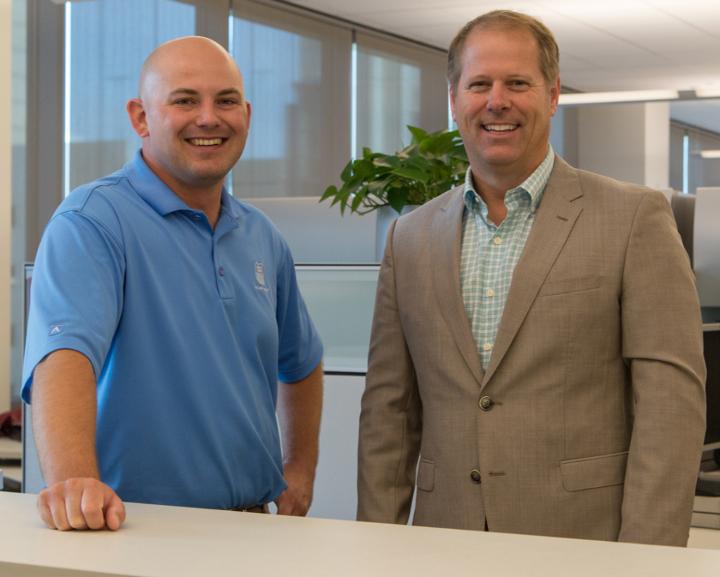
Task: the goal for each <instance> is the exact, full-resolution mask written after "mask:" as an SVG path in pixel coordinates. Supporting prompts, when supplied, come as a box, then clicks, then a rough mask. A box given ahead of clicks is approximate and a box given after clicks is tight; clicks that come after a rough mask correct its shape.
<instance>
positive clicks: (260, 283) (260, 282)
mask: <svg viewBox="0 0 720 577" xmlns="http://www.w3.org/2000/svg"><path fill="white" fill-rule="evenodd" d="M255 288H256V289H258V290H261V291H269V290H270V289H269V288H268V286H267V285H266V284H265V265H263V263H262V261H260V260H258V261H255Z"/></svg>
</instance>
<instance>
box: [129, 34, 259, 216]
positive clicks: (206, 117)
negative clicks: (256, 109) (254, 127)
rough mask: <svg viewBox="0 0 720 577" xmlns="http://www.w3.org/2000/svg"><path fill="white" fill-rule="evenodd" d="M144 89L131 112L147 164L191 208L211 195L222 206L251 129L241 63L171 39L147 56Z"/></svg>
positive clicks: (204, 44)
mask: <svg viewBox="0 0 720 577" xmlns="http://www.w3.org/2000/svg"><path fill="white" fill-rule="evenodd" d="M139 91H140V96H139V98H132V99H131V100H130V101H129V102H128V105H127V111H128V115H129V118H130V122H131V123H132V126H133V128H134V130H135V132H136V133H137V134H138V136H140V138H141V139H142V154H143V158H144V159H145V162H146V163H147V164H148V166H149V167H150V168H151V169H152V170H153V171H154V172H155V173H156V174H157V175H158V176H159V177H160V178H161V179H162V180H163V181H164V182H165V184H167V185H168V186H170V188H171V189H172V190H173V191H174V192H175V193H176V194H178V195H179V196H181V198H183V200H185V201H186V202H187V203H188V204H189V205H190V206H192V204H191V199H192V198H195V197H197V195H198V194H200V195H201V196H202V194H205V192H208V191H209V193H210V194H211V196H212V197H213V198H214V199H215V200H216V201H217V203H219V198H220V190H221V188H222V182H223V179H224V178H225V176H226V175H227V173H228V172H229V171H230V169H231V168H232V167H233V165H234V164H235V163H236V162H237V160H238V158H240V155H241V154H242V151H243V148H244V146H245V141H246V138H247V134H248V130H249V126H250V115H251V107H250V103H249V102H247V100H246V99H245V95H244V89H243V82H242V76H241V75H240V71H239V70H238V67H237V64H235V61H234V60H233V59H232V58H231V56H230V55H229V54H228V53H227V51H226V50H225V49H224V48H223V47H222V46H220V45H219V44H218V43H217V42H215V41H213V40H210V39H209V38H203V37H202V36H187V37H185V38H178V39H176V40H171V41H170V42H166V43H165V44H162V45H161V46H159V47H158V48H157V49H156V50H155V51H154V52H153V53H152V54H150V56H148V58H147V60H146V61H145V63H144V64H143V67H142V73H141V75H140V86H139ZM203 191H204V192H203ZM214 202H215V201H214ZM217 206H219V204H218V205H217Z"/></svg>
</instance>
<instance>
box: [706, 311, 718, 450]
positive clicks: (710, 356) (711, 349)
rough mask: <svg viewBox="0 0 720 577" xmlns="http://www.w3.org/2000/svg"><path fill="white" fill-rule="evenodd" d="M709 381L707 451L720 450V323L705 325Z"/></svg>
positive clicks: (707, 391) (707, 395)
mask: <svg viewBox="0 0 720 577" xmlns="http://www.w3.org/2000/svg"><path fill="white" fill-rule="evenodd" d="M703 342H704V345H705V366H706V367H707V381H706V383H705V394H706V397H707V429H706V430H705V450H711V449H720V323H708V324H705V325H703Z"/></svg>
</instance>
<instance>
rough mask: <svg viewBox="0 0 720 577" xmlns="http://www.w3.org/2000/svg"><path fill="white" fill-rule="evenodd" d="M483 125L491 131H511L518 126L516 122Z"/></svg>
mask: <svg viewBox="0 0 720 577" xmlns="http://www.w3.org/2000/svg"><path fill="white" fill-rule="evenodd" d="M483 127H484V128H485V130H489V131H490V132H510V131H511V130H515V129H516V128H517V125H515V124H484V125H483Z"/></svg>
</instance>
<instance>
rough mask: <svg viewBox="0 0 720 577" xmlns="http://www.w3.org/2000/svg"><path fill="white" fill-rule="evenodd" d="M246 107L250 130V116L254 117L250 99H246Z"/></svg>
mask: <svg viewBox="0 0 720 577" xmlns="http://www.w3.org/2000/svg"><path fill="white" fill-rule="evenodd" d="M245 109H246V110H247V126H248V130H250V118H251V117H252V104H250V101H249V100H246V101H245Z"/></svg>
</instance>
